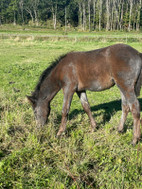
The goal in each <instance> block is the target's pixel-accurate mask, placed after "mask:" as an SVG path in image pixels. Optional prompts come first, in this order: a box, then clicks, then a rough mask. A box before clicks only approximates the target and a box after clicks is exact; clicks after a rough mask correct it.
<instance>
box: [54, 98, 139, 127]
mask: <svg viewBox="0 0 142 189" xmlns="http://www.w3.org/2000/svg"><path fill="white" fill-rule="evenodd" d="M138 100H139V102H140V106H141V107H142V98H141V99H138ZM99 110H104V111H103V113H98V112H97V111H99ZM118 111H122V108H121V100H114V101H111V102H107V103H102V104H98V105H95V106H92V107H91V112H92V114H93V117H96V116H99V115H100V114H103V118H102V119H101V122H99V124H102V125H105V124H106V123H107V122H109V121H110V119H111V117H112V116H113V115H114V114H116V112H118ZM79 114H82V115H83V114H85V112H84V110H83V109H82V110H78V109H74V110H73V111H72V112H70V113H69V117H68V120H72V119H75V118H76V117H77V116H78V115H79ZM60 121H61V115H59V114H58V115H57V118H56V120H55V122H56V123H57V124H59V123H60ZM73 127H76V126H75V125H74V126H73Z"/></svg>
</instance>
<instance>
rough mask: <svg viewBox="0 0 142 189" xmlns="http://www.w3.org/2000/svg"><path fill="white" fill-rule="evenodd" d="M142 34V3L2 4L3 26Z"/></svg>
mask: <svg viewBox="0 0 142 189" xmlns="http://www.w3.org/2000/svg"><path fill="white" fill-rule="evenodd" d="M8 23H13V24H14V25H16V24H21V25H24V24H31V25H36V26H40V25H45V26H47V27H50V28H51V27H52V28H54V29H56V28H57V27H65V29H67V28H68V27H78V28H79V29H80V30H83V31H86V30H88V31H93V30H104V29H105V30H107V31H108V30H128V31H130V30H137V31H138V30H140V27H141V26H142V0H0V25H2V24H8Z"/></svg>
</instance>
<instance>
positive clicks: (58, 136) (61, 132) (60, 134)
mask: <svg viewBox="0 0 142 189" xmlns="http://www.w3.org/2000/svg"><path fill="white" fill-rule="evenodd" d="M63 135H65V131H58V133H57V136H56V137H57V138H60V137H61V136H63Z"/></svg>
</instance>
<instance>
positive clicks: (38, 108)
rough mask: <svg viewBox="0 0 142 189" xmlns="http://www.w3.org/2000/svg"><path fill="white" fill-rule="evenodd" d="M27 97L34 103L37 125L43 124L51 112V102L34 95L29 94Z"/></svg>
mask: <svg viewBox="0 0 142 189" xmlns="http://www.w3.org/2000/svg"><path fill="white" fill-rule="evenodd" d="M27 98H28V100H29V102H30V104H31V105H32V108H33V111H34V115H35V119H36V123H37V126H38V127H40V126H43V125H44V124H45V123H46V122H47V119H48V116H49V114H50V103H49V102H47V101H46V100H38V99H36V97H34V96H27Z"/></svg>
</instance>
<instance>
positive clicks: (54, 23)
mask: <svg viewBox="0 0 142 189" xmlns="http://www.w3.org/2000/svg"><path fill="white" fill-rule="evenodd" d="M52 14H53V27H54V30H56V24H57V18H56V16H57V3H56V5H55V8H54V6H53V5H52Z"/></svg>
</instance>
